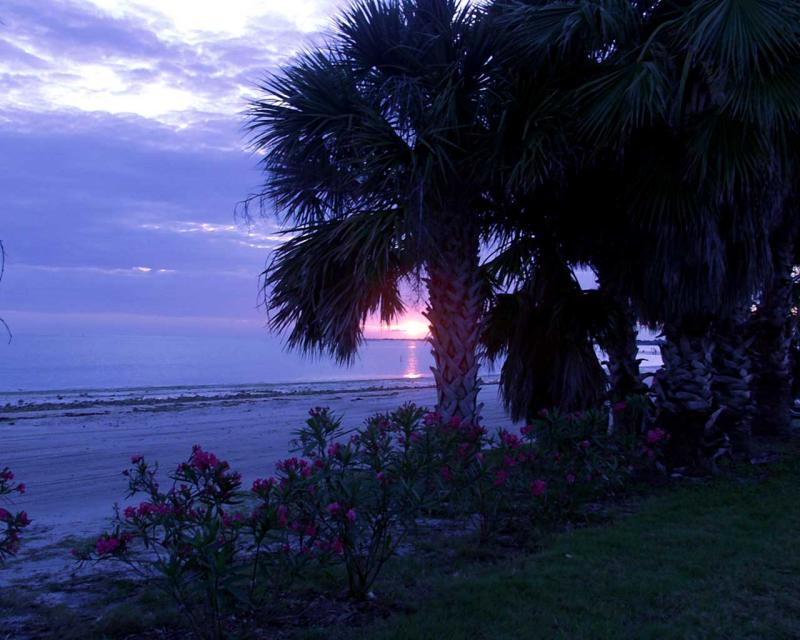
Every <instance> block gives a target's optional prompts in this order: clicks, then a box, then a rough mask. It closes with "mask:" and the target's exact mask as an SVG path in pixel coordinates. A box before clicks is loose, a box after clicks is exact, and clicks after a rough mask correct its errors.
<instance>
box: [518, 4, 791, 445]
mask: <svg viewBox="0 0 800 640" xmlns="http://www.w3.org/2000/svg"><path fill="white" fill-rule="evenodd" d="M798 17H800V10H798V3H797V2H796V1H792V2H788V3H784V2H776V1H761V2H759V1H757V0H699V1H696V2H685V1H682V2H658V3H652V2H635V1H622V0H596V1H592V0H580V1H576V2H558V3H548V2H535V3H525V4H519V5H517V6H515V7H514V8H513V9H512V10H511V11H510V12H509V14H508V20H507V23H508V24H509V25H510V26H511V29H512V32H513V34H514V39H515V41H516V42H518V43H519V49H520V52H521V56H524V55H526V54H527V55H543V52H545V53H546V52H549V51H552V50H553V48H556V49H557V50H572V49H573V48H574V47H576V46H580V44H581V43H583V45H584V46H586V43H588V44H589V47H588V48H586V49H585V51H586V52H587V56H588V57H590V58H591V59H592V60H594V61H595V62H596V65H595V70H594V72H593V74H592V77H591V78H590V79H588V81H586V82H584V83H582V84H581V85H580V86H579V87H578V89H577V90H576V91H575V94H574V95H575V102H576V104H581V105H583V107H584V108H583V111H582V113H581V115H580V117H579V118H580V128H581V129H582V131H583V132H584V134H585V136H586V139H587V140H590V141H591V142H592V144H593V145H594V146H595V147H596V148H598V149H600V150H603V151H604V152H606V151H608V150H610V151H612V152H616V153H617V157H618V166H619V176H620V178H621V179H620V180H618V181H616V182H614V181H612V182H610V183H609V184H607V185H606V187H607V189H606V194H605V196H601V194H597V196H598V201H599V202H600V201H603V199H604V198H607V200H606V202H612V203H614V206H615V207H622V208H623V210H624V211H625V212H626V218H627V220H628V221H629V222H630V225H631V227H632V228H633V229H635V230H636V233H635V234H633V235H638V236H639V240H638V241H639V242H640V243H641V244H642V245H643V246H646V247H647V260H646V263H645V265H644V268H643V269H642V270H641V271H638V272H634V273H629V274H623V276H625V279H626V283H625V286H624V287H622V289H623V290H626V291H628V292H629V293H630V295H631V296H632V297H633V299H634V300H635V302H636V307H637V309H638V310H639V312H640V313H641V314H642V316H643V318H644V319H645V320H646V321H648V322H650V323H652V324H659V325H662V326H663V331H664V335H665V341H666V344H665V348H664V353H663V355H664V365H665V366H664V368H663V369H662V371H661V372H660V376H659V379H658V381H657V384H656V389H657V391H658V392H659V396H660V407H661V419H662V420H663V421H664V422H665V423H667V424H668V426H669V427H670V428H671V429H673V430H674V431H675V435H676V436H677V437H675V438H674V439H673V442H675V443H676V444H677V443H680V442H681V441H683V443H682V449H683V451H684V454H682V457H683V458H684V459H685V458H686V457H687V456H688V455H689V454H688V453H686V452H690V451H696V450H698V449H700V448H702V446H703V443H702V441H703V439H704V437H705V435H706V434H708V433H709V431H710V426H711V422H712V416H713V415H716V414H714V413H713V411H714V408H715V407H714V393H713V389H712V386H713V377H714V376H713V367H712V354H713V346H714V342H713V340H712V336H711V329H712V327H713V325H714V323H715V321H717V320H718V319H719V318H725V317H728V316H729V315H730V314H731V313H732V312H733V311H734V310H735V309H738V308H740V307H741V304H742V301H743V300H745V299H747V298H748V297H749V296H750V295H751V294H752V291H753V289H754V288H755V285H756V283H757V282H758V280H759V277H760V275H761V274H762V273H763V270H764V264H765V262H766V256H767V255H768V252H766V251H764V250H763V248H764V246H765V242H764V239H765V235H766V234H765V233H763V231H764V230H765V229H769V227H770V224H771V221H772V219H773V218H774V211H773V210H771V209H770V206H771V204H772V203H771V201H770V199H769V198H768V199H767V200H766V202H765V201H761V200H760V199H759V197H758V196H759V195H762V194H763V193H764V192H765V191H766V185H768V184H769V183H770V182H772V181H778V182H780V181H782V180H783V179H784V171H783V161H782V160H783V159H782V157H781V149H780V144H779V143H780V140H781V138H782V136H783V135H784V133H783V132H784V131H785V126H786V123H787V122H792V121H794V120H796V115H797V114H796V112H797V106H798V101H797V100H796V91H795V90H794V88H795V87H796V86H797V70H796V65H795V63H794V58H795V57H796V53H797V30H798V25H800V20H798ZM752 231H755V233H751V232H752ZM730 242H733V243H734V244H738V245H739V246H741V247H743V248H744V249H745V255H746V257H747V265H748V269H746V270H745V271H744V272H743V274H742V275H743V276H744V277H743V278H741V279H737V278H734V277H732V276H731V274H732V273H733V272H734V270H732V269H731V264H730V263H729V262H728V260H727V258H728V253H729V251H728V247H729V243H730ZM732 283H734V284H735V286H728V285H731V284H732Z"/></svg>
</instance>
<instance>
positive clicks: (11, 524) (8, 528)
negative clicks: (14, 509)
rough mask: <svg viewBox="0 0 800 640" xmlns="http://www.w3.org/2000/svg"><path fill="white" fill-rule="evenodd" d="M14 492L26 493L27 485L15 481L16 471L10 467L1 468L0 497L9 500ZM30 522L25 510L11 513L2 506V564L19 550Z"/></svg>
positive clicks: (0, 515)
mask: <svg viewBox="0 0 800 640" xmlns="http://www.w3.org/2000/svg"><path fill="white" fill-rule="evenodd" d="M14 493H19V494H22V493H25V485H24V484H21V483H15V482H14V473H13V472H12V471H11V469H9V468H8V467H5V468H3V469H0V498H5V499H6V500H7V499H8V496H9V495H11V494H14ZM30 523H31V521H30V519H29V518H28V514H27V513H25V512H24V511H19V512H18V513H11V512H10V511H8V510H7V509H4V508H3V507H0V527H2V528H0V564H2V563H3V562H4V561H5V560H6V559H7V558H8V557H9V556H12V555H14V554H15V553H16V552H17V550H18V549H19V541H20V534H21V533H22V530H23V529H24V528H25V527H27V526H28V525H29V524H30Z"/></svg>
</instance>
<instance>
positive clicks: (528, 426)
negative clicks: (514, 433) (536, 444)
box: [519, 424, 534, 436]
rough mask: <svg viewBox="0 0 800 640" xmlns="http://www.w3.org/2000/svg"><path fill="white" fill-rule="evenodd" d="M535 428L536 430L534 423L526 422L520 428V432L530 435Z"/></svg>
mask: <svg viewBox="0 0 800 640" xmlns="http://www.w3.org/2000/svg"><path fill="white" fill-rule="evenodd" d="M533 430H534V426H533V425H532V424H526V425H525V426H524V427H522V428H521V429H520V430H519V432H520V433H521V434H522V435H523V436H530V435H533Z"/></svg>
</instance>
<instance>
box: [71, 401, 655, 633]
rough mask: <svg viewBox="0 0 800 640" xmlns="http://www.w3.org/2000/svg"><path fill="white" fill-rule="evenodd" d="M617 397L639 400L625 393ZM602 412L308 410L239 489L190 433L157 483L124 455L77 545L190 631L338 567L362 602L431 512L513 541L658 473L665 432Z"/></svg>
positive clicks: (152, 466) (85, 557)
mask: <svg viewBox="0 0 800 640" xmlns="http://www.w3.org/2000/svg"><path fill="white" fill-rule="evenodd" d="M612 411H613V412H614V413H615V414H617V415H618V416H620V417H621V415H622V414H625V413H629V412H633V413H636V412H638V411H639V410H638V409H637V405H636V402H635V401H632V402H630V403H619V404H617V405H615V406H614V407H613V409H612ZM618 422H619V423H620V424H630V423H631V420H619V421H618ZM608 424H609V413H608V411H588V412H583V413H573V414H566V415H565V414H561V413H559V412H556V411H551V412H542V414H541V415H540V417H539V418H538V419H537V420H534V421H532V422H531V424H528V425H526V426H524V427H523V428H522V429H521V430H520V431H519V432H517V433H512V432H509V431H506V430H499V431H497V432H493V433H491V432H489V431H488V430H487V429H485V428H484V427H481V426H476V425H473V424H469V423H466V422H461V421H459V420H458V419H457V418H453V419H450V420H447V421H445V420H443V419H442V417H441V416H440V415H438V414H436V413H432V412H428V411H426V410H425V409H422V408H420V407H417V406H415V405H412V404H407V405H403V406H401V407H399V408H398V409H397V410H396V411H393V412H391V413H388V414H379V415H375V416H373V417H372V418H370V419H368V420H367V421H366V423H365V424H364V426H363V427H361V428H359V429H355V430H346V429H344V428H343V426H342V422H341V419H340V418H338V417H336V416H334V415H333V414H332V413H331V412H330V411H329V410H327V409H320V408H317V409H313V410H311V412H310V415H309V418H308V420H307V421H306V424H305V426H304V427H303V428H301V429H300V430H299V431H298V432H297V433H296V438H295V440H294V441H293V445H294V448H295V451H294V452H295V453H296V457H291V458H288V459H286V460H283V461H281V462H279V463H278V464H277V468H276V470H275V473H274V475H272V476H269V477H265V478H261V479H257V480H255V481H254V482H253V483H252V486H251V487H249V488H244V487H243V486H242V481H241V477H240V475H239V474H238V473H237V472H236V471H235V470H233V469H231V468H230V467H229V465H228V464H227V463H226V462H225V461H223V460H220V459H219V458H218V457H217V456H216V455H215V454H213V453H211V452H208V451H205V450H204V449H203V448H202V447H201V446H195V447H194V449H193V451H192V452H191V455H190V456H189V458H188V459H187V460H186V462H184V463H182V464H180V465H179V466H178V467H177V468H176V469H174V470H173V471H172V473H171V474H169V478H170V482H169V483H168V484H167V485H165V486H162V485H161V484H160V483H159V480H158V473H157V471H158V465H157V463H155V462H151V461H149V460H146V459H144V458H143V457H141V456H134V457H133V458H132V460H131V467H130V468H129V469H127V470H125V472H124V473H125V475H126V476H127V477H128V480H129V492H128V498H135V499H138V500H139V502H138V504H136V503H135V502H136V500H134V504H131V505H130V506H127V507H126V508H125V509H123V510H120V509H118V508H117V509H115V515H114V520H113V525H112V527H111V529H110V530H108V531H106V532H104V533H103V534H102V535H100V536H99V537H98V538H97V539H96V540H94V541H91V542H89V543H87V544H86V545H85V546H83V547H82V548H79V549H75V550H74V551H73V553H74V554H75V555H77V557H78V559H79V560H80V561H81V562H90V561H91V562H103V563H105V562H110V561H115V562H122V563H125V564H126V565H128V566H129V567H130V568H131V569H132V570H133V571H135V572H136V574H138V575H140V576H143V577H144V578H145V579H146V580H147V581H148V582H150V583H152V584H153V585H157V586H158V587H159V588H161V589H163V590H164V592H165V593H167V594H168V595H169V596H170V597H171V598H172V600H173V602H174V605H175V607H176V610H177V611H178V612H180V614H181V617H182V619H183V621H184V623H185V624H186V626H187V627H188V628H189V629H191V632H192V634H193V635H194V636H196V637H198V638H213V639H218V638H225V637H238V636H240V635H247V634H248V633H252V631H253V629H254V628H265V627H269V625H270V624H271V620H272V619H273V618H281V616H282V615H284V613H285V610H286V609H287V608H288V607H289V605H290V603H291V604H292V606H295V605H296V602H297V593H298V588H297V585H307V584H308V582H309V580H312V579H313V577H314V576H316V575H319V572H326V573H327V575H333V576H337V575H338V576H340V577H341V584H340V585H339V586H338V587H337V586H333V589H334V592H337V593H342V594H344V593H346V596H345V597H344V599H343V600H346V601H349V602H351V603H354V602H355V603H359V602H362V603H365V605H364V606H366V607H367V608H368V607H369V606H370V603H374V602H375V601H376V600H378V599H377V598H376V596H375V595H374V593H373V590H374V589H375V585H376V584H378V583H379V581H380V578H381V572H382V570H383V568H384V567H385V566H386V563H387V561H389V560H390V558H392V556H394V555H396V554H398V553H399V552H400V551H402V553H403V554H406V555H412V556H413V554H414V553H415V548H416V543H417V541H418V540H420V539H424V537H425V531H426V528H429V527H430V526H431V523H441V522H443V521H446V522H450V523H452V524H453V530H454V531H456V532H460V533H455V534H454V535H455V536H458V535H461V536H462V537H463V538H465V539H467V540H474V545H475V548H476V551H479V550H480V549H487V548H490V547H491V545H492V544H494V543H496V541H497V540H498V538H504V539H508V538H509V536H511V538H512V539H514V540H516V541H517V542H519V543H520V544H524V541H525V540H526V539H530V538H531V537H532V535H533V532H535V531H537V530H539V529H540V528H541V527H543V526H546V525H548V524H549V525H552V524H554V523H559V522H560V523H563V522H567V521H571V520H576V519H579V518H580V517H581V514H582V513H583V512H584V511H585V507H586V505H587V504H589V503H596V502H597V501H599V500H603V499H605V498H608V497H610V496H614V495H618V494H620V493H621V492H622V491H623V490H624V489H625V488H626V486H628V485H630V484H631V483H632V482H633V481H635V480H637V479H641V478H646V477H652V476H653V475H654V474H656V475H657V474H659V468H662V469H663V467H661V465H660V463H659V460H660V458H661V456H662V451H663V448H664V446H665V445H666V444H667V441H668V436H667V434H666V433H665V432H664V431H662V430H660V429H651V430H648V431H646V432H645V433H644V434H638V433H630V432H627V431H624V430H622V429H614V428H609V426H608ZM464 532H466V533H464ZM377 590H378V592H379V591H380V590H379V589H377ZM400 605H402V603H400ZM375 606H378V605H377V604H375Z"/></svg>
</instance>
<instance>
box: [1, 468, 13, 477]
mask: <svg viewBox="0 0 800 640" xmlns="http://www.w3.org/2000/svg"><path fill="white" fill-rule="evenodd" d="M13 479H14V472H13V471H11V469H3V470H2V471H0V480H13Z"/></svg>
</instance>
